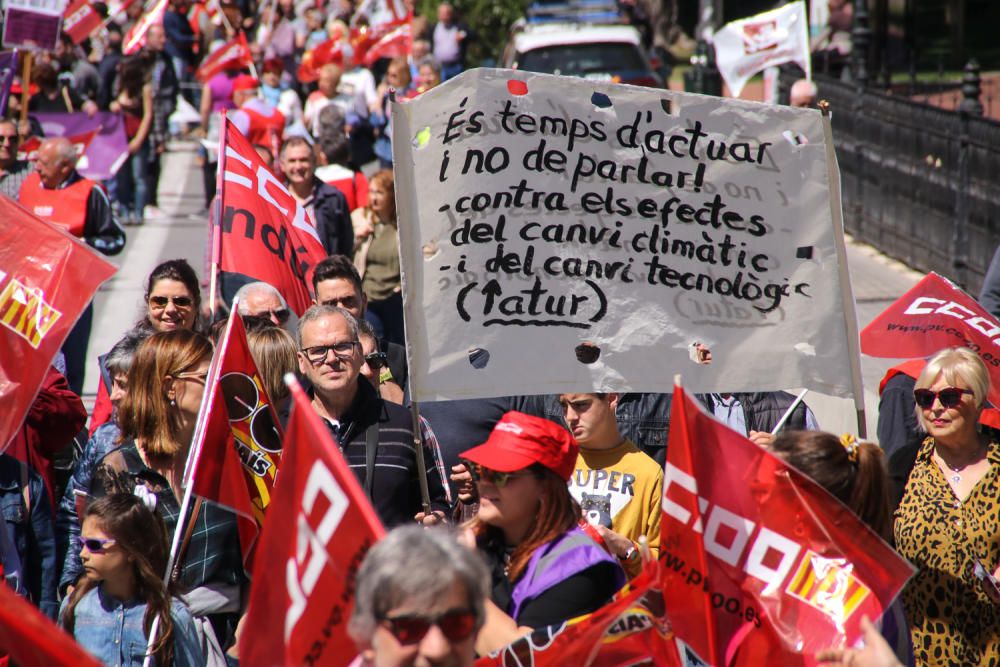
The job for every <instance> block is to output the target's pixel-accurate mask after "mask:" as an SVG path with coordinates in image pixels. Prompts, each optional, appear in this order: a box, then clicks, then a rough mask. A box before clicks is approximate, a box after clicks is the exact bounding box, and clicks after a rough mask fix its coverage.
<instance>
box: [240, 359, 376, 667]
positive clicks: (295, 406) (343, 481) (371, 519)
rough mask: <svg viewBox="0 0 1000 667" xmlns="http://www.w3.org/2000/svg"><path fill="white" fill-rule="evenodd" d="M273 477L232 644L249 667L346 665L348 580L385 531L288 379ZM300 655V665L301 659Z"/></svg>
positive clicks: (348, 653) (350, 654) (348, 659)
mask: <svg viewBox="0 0 1000 667" xmlns="http://www.w3.org/2000/svg"><path fill="white" fill-rule="evenodd" d="M285 381H286V382H287V383H288V385H289V389H291V392H292V413H291V417H290V418H289V420H288V431H287V432H286V434H285V440H284V443H285V447H284V451H283V452H282V455H283V465H282V473H281V479H280V480H279V481H278V488H277V490H276V492H275V496H274V500H273V501H272V503H271V509H270V510H269V511H268V519H267V521H265V522H264V532H263V534H262V536H261V541H260V549H259V551H258V553H257V557H256V564H255V566H254V573H253V582H254V583H253V586H252V587H251V590H250V607H249V610H248V611H247V619H246V623H245V626H246V627H247V628H255V630H253V631H249V632H244V633H243V636H242V639H241V640H240V662H243V663H245V664H247V665H269V666H276V665H286V666H288V667H291V666H292V665H295V666H298V665H303V664H307V662H308V664H321V665H329V666H331V667H339V666H341V665H344V666H346V665H348V664H350V663H351V662H352V661H353V659H354V656H355V652H354V651H353V650H351V647H353V643H352V642H351V640H350V639H349V638H348V636H347V621H348V619H349V618H350V616H351V609H352V608H353V605H354V580H355V577H356V575H357V571H358V567H359V566H360V565H361V561H362V559H363V558H364V556H365V553H366V552H367V551H368V549H369V548H371V546H372V545H373V544H375V542H377V541H378V540H379V539H381V538H382V536H383V535H384V534H385V529H384V528H383V527H382V524H381V523H380V522H379V519H378V516H377V515H376V514H375V510H374V508H372V506H371V504H370V503H369V502H368V498H367V497H366V496H365V493H364V491H363V490H362V489H361V485H360V484H358V481H357V478H356V477H355V476H354V473H353V472H351V469H350V468H349V467H348V466H347V462H346V461H345V460H344V457H343V456H342V455H341V453H340V450H339V448H338V447H337V444H336V443H335V442H334V441H333V438H331V437H330V432H329V430H328V429H327V428H326V426H325V425H324V424H323V422H322V421H321V420H320V418H319V415H317V414H316V412H315V411H314V410H313V408H312V406H311V405H310V403H309V398H308V397H307V396H306V394H305V392H304V391H303V390H302V388H301V387H299V384H298V382H296V381H295V379H294V377H292V376H291V375H289V376H288V377H287V378H286V380H285ZM307 656H308V661H307Z"/></svg>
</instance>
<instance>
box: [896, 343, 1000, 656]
mask: <svg viewBox="0 0 1000 667" xmlns="http://www.w3.org/2000/svg"><path fill="white" fill-rule="evenodd" d="M989 391H990V376H989V373H988V371H987V370H986V366H985V365H984V364H983V362H982V361H981V360H980V358H979V356H978V355H977V354H976V353H974V352H973V351H972V350H969V349H967V348H949V349H945V350H942V351H941V352H938V353H937V354H936V355H934V356H933V357H932V358H931V359H930V361H928V362H927V366H926V367H924V370H923V372H922V373H921V374H920V377H919V378H917V382H916V389H915V390H914V392H913V394H914V399H915V400H916V404H917V419H918V421H919V422H920V425H921V427H922V428H923V429H924V430H925V431H926V432H927V435H928V437H927V439H926V440H924V443H923V445H922V446H921V449H920V451H919V453H918V454H917V460H916V463H915V464H914V466H913V471H912V472H911V473H910V478H909V481H907V483H906V490H905V491H904V493H903V500H902V502H901V503H900V506H899V509H898V510H897V511H896V521H895V525H894V532H895V537H896V547H897V549H899V552H900V553H901V554H902V555H903V556H905V557H906V558H907V559H909V561H910V562H911V563H913V565H915V566H916V567H917V568H918V570H917V573H916V574H915V575H914V576H913V578H912V579H910V581H909V582H908V583H907V585H906V587H905V588H904V589H903V605H904V607H905V609H906V615H907V619H908V621H909V624H910V628H911V634H912V637H913V649H914V654H915V657H916V662H917V664H918V665H942V666H944V665H987V664H990V665H993V664H996V661H997V656H1000V597H996V596H995V595H994V593H995V591H994V590H993V585H992V583H991V582H990V581H989V575H990V574H991V573H995V572H996V571H997V569H998V566H1000V446H998V444H997V442H996V441H995V440H994V439H992V438H991V437H990V436H988V435H987V434H986V433H984V432H980V429H979V428H978V427H977V423H978V420H979V415H980V413H981V412H982V410H983V405H984V404H985V403H986V398H987V395H988V394H989ZM977 573H978V574H977Z"/></svg>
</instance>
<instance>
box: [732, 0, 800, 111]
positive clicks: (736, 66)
mask: <svg viewBox="0 0 1000 667" xmlns="http://www.w3.org/2000/svg"><path fill="white" fill-rule="evenodd" d="M713 41H714V43H715V62H716V66H717V67H718V68H719V73H720V74H722V78H723V79H724V80H725V82H726V85H727V86H729V90H730V92H731V93H732V95H733V97H738V96H739V94H740V91H742V90H743V86H744V85H746V82H747V81H748V80H749V79H750V77H752V76H753V75H754V74H756V73H757V72H760V71H761V70H763V69H764V68H766V67H772V66H774V65H780V64H782V63H788V62H793V63H796V64H798V65H799V67H801V68H802V69H803V70H805V72H806V78H809V79H811V78H812V68H811V67H810V63H809V24H808V21H807V20H806V3H805V2H804V0H799V2H793V3H791V4H788V5H784V6H782V7H779V8H778V9H772V10H771V11H769V12H764V13H763V14H757V15H756V16H751V17H749V18H745V19H740V20H739V21H733V22H732V23H727V24H726V25H724V26H723V27H722V28H720V29H719V31H718V32H716V33H715V36H714V37H713Z"/></svg>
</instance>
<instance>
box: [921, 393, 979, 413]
mask: <svg viewBox="0 0 1000 667" xmlns="http://www.w3.org/2000/svg"><path fill="white" fill-rule="evenodd" d="M963 394H969V395H970V396H974V395H975V392H974V391H972V390H971V389H959V388H958V387H946V388H944V389H942V390H941V391H931V390H930V389H914V390H913V400H915V401H916V402H917V405H919V406H920V407H921V408H923V409H924V410H930V409H931V408H932V407H933V406H934V399H935V398H936V399H937V400H939V401H941V405H942V406H943V407H946V408H957V407H958V405H959V404H960V403H961V402H962V395H963Z"/></svg>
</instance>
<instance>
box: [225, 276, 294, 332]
mask: <svg viewBox="0 0 1000 667" xmlns="http://www.w3.org/2000/svg"><path fill="white" fill-rule="evenodd" d="M236 298H237V299H239V305H238V306H236V309H237V310H238V311H239V313H240V315H242V316H243V317H247V316H250V317H264V318H267V319H269V320H271V321H272V322H274V323H275V324H277V325H278V326H279V327H283V326H285V325H286V324H288V318H289V317H290V316H291V311H289V310H288V303H287V302H286V301H285V297H283V296H281V292H279V291H278V290H277V289H276V288H275V287H274V285H271V284H270V283H265V282H263V281H257V282H253V283H247V284H246V285H244V286H243V287H241V288H239V290H237V291H236Z"/></svg>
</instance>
